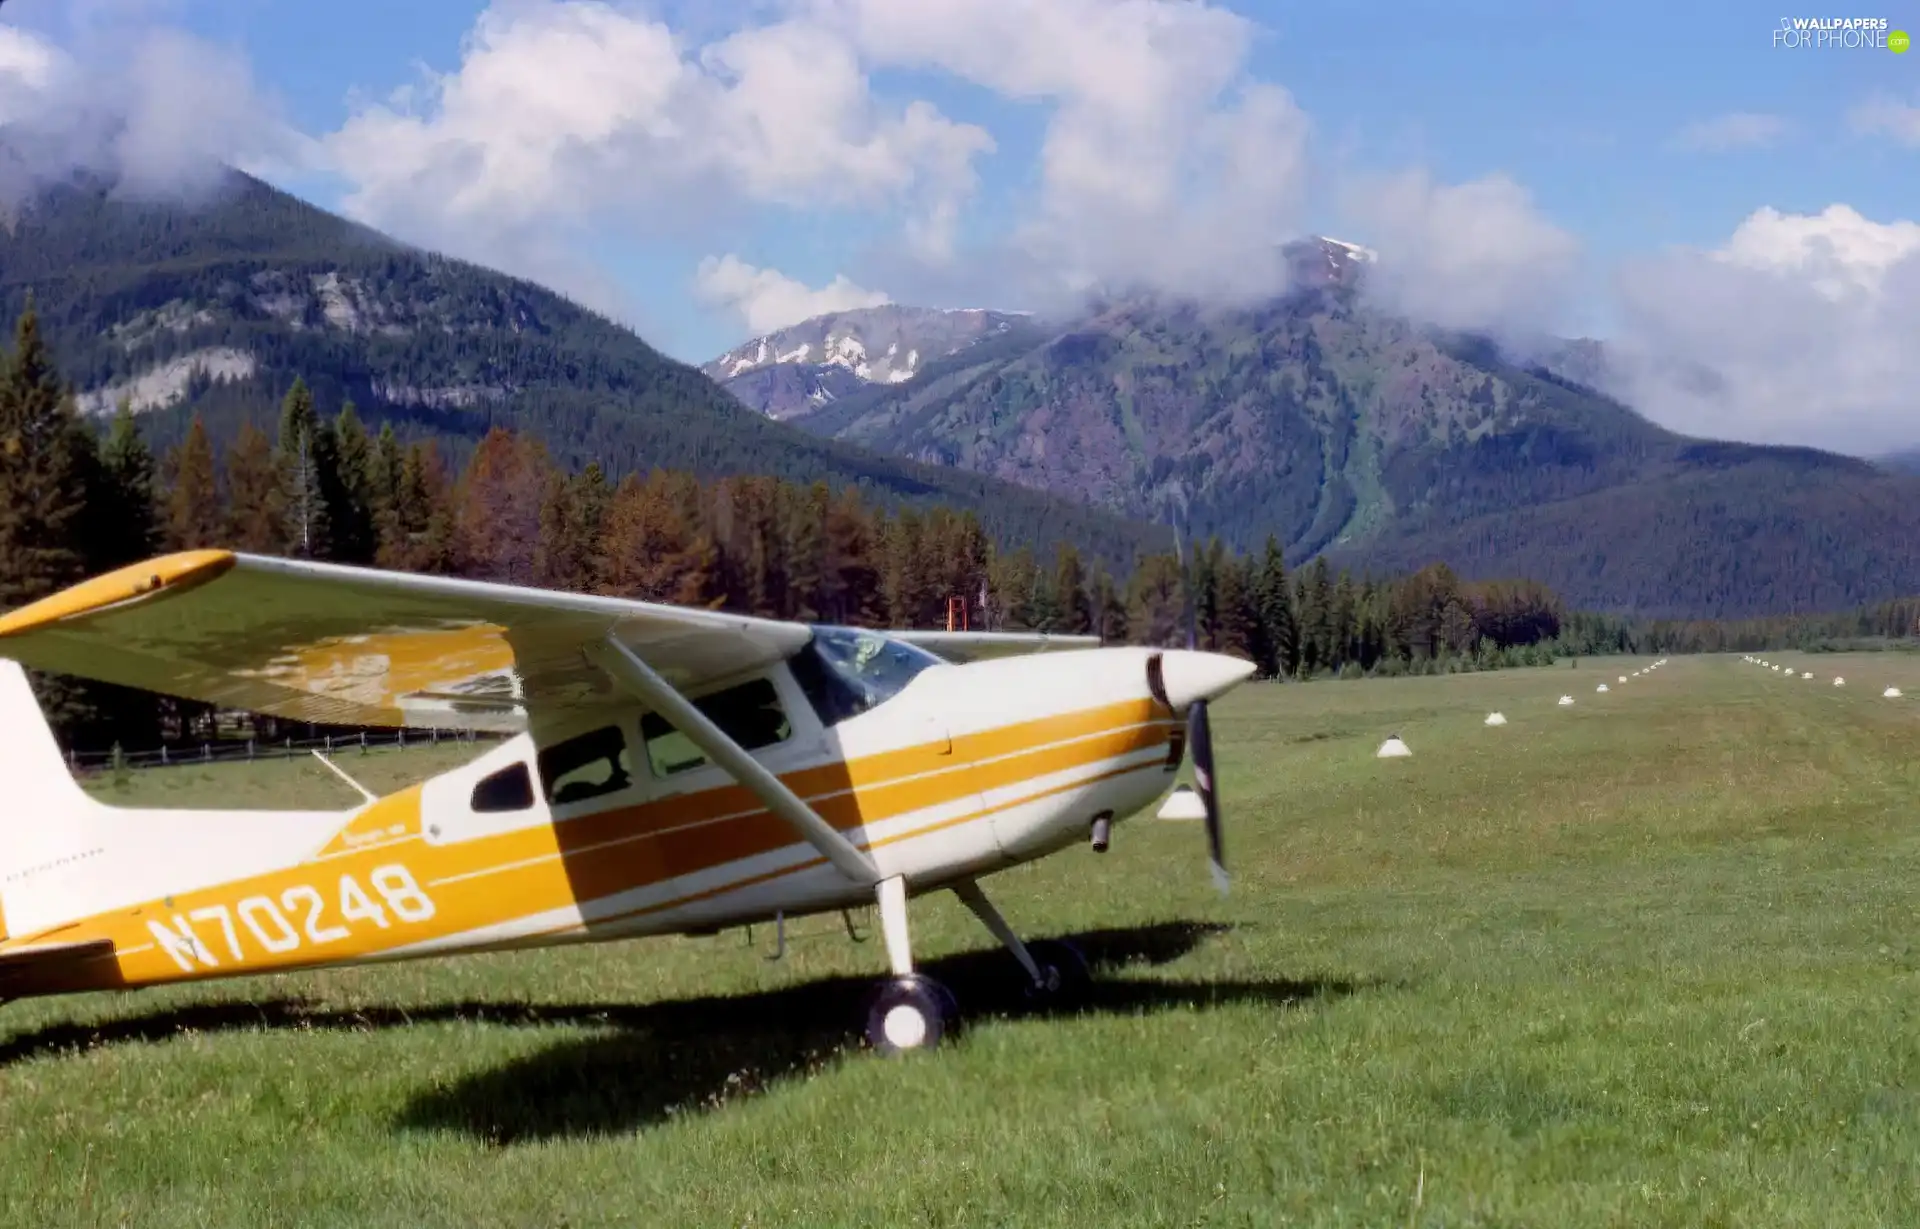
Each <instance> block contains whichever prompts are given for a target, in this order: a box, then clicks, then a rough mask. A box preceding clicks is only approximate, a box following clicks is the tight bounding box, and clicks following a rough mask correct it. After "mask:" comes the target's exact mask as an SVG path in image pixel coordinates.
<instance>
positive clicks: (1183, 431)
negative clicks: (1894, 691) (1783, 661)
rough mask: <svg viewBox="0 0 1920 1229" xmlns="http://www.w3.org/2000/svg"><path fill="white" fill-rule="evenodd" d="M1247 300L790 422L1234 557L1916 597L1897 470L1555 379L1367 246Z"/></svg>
mask: <svg viewBox="0 0 1920 1229" xmlns="http://www.w3.org/2000/svg"><path fill="white" fill-rule="evenodd" d="M1289 259H1290V263H1291V265H1292V266H1293V269H1294V271H1295V272H1294V276H1293V278H1292V282H1293V284H1292V287H1291V288H1290V289H1289V290H1288V291H1287V292H1286V293H1284V294H1281V295H1278V296H1276V297H1274V298H1272V299H1270V300H1268V301H1266V302H1263V303H1259V304H1257V305H1254V306H1251V307H1244V308H1235V309H1224V308H1205V307H1201V306H1198V305H1196V304H1193V303H1190V302H1181V301H1175V300H1170V299H1166V298H1163V297H1159V296H1154V295H1135V296H1130V297H1126V298H1122V299H1120V300H1117V301H1112V302H1107V303H1103V304H1100V305H1098V306H1096V307H1095V308H1093V309H1091V310H1090V311H1089V312H1087V313H1086V314H1084V315H1082V316H1081V317H1079V318H1078V319H1073V320H1070V321H1065V322H1059V323H1054V324H1052V325H1041V324H1039V323H1038V322H1030V323H1029V324H1028V326H1027V327H1025V328H1023V329H1014V328H1009V329H1008V330H1007V331H1005V332H1004V333H1001V334H999V335H997V336H996V337H994V338H991V339H983V340H982V341H979V342H976V343H974V344H973V345H971V346H968V347H964V348H962V349H959V350H957V351H955V352H953V353H952V354H950V355H948V356H947V357H945V358H942V359H936V360H923V363H922V366H921V369H920V370H919V371H918V373H917V374H915V375H914V376H913V377H911V378H909V379H907V380H904V381H900V382H897V383H885V384H879V383H869V384H867V385H865V386H864V387H860V388H857V389H855V390H853V391H851V392H847V393H842V394H840V395H838V396H836V397H835V398H834V399H832V400H830V401H824V402H822V403H820V404H818V405H816V406H815V407H814V408H812V409H811V410H809V411H807V412H805V413H801V414H797V415H795V416H794V417H793V418H792V421H794V422H795V423H797V424H799V425H800V426H803V427H805V428H806V429H808V430H809V431H813V432H816V433H818V434H820V435H822V436H825V437H829V438H834V439H838V440H843V441H848V442H852V443H857V444H860V445H863V446H865V447H869V448H872V449H875V450H877V451H883V452H889V453H892V454H894V455H897V456H902V457H906V458H911V459H913V460H917V461H925V462H932V463H936V464H941V465H949V466H955V467H959V468H964V469H970V470H974V471H976V472H980V473H985V474H991V475H993V476H995V477H998V478H1003V479H1007V480H1010V481H1014V482H1018V483H1021V484H1023V485H1026V486H1029V487H1032V488H1035V489H1040V490H1047V491H1051V492H1054V493H1057V494H1066V495H1072V496H1074V497H1076V498H1079V499H1083V500H1086V501H1087V502H1089V503H1093V504H1096V505H1099V506H1102V507H1105V508H1108V509H1111V510H1113V511H1115V512H1117V513H1121V514H1123V515H1126V516H1129V517H1136V518H1143V519H1156V520H1165V519H1166V518H1168V517H1169V516H1172V515H1174V514H1175V511H1176V509H1178V510H1181V515H1183V516H1184V517H1185V518H1186V520H1187V522H1188V523H1189V524H1190V525H1191V527H1192V530H1193V532H1195V533H1197V534H1216V533H1217V534H1219V535H1221V536H1222V537H1224V538H1225V539H1227V540H1228V541H1229V542H1231V543H1233V544H1235V545H1237V546H1239V547H1241V548H1243V549H1251V548H1255V547H1257V546H1258V545H1259V544H1260V543H1261V542H1262V541H1263V540H1264V539H1265V537H1266V536H1267V535H1268V534H1272V535H1274V536H1276V537H1277V538H1278V539H1279V540H1280V541H1281V542H1282V543H1283V544H1285V546H1286V548H1287V554H1288V557H1289V559H1290V560H1294V561H1298V560H1304V559H1306V558H1309V557H1311V556H1313V555H1316V554H1320V553H1326V554H1327V555H1329V556H1330V557H1331V559H1332V560H1334V561H1336V562H1340V563H1343V564H1347V565H1350V566H1353V567H1355V568H1373V569H1377V570H1384V569H1387V568H1396V569H1397V568H1401V567H1406V566H1411V565H1418V564H1423V563H1426V562H1431V561H1433V560H1435V559H1444V560H1446V561H1447V562H1449V563H1453V564H1455V565H1456V566H1458V567H1460V568H1461V570H1462V571H1463V572H1464V573H1465V574H1467V575H1469V576H1471V577H1475V578H1493V577H1511V576H1520V575H1525V576H1528V577H1531V578H1534V579H1538V580H1540V581H1543V582H1545V583H1547V584H1549V585H1552V586H1553V587H1555V588H1556V589H1558V590H1559V591H1560V592H1561V593H1563V594H1564V595H1565V596H1566V597H1567V599H1568V600H1569V601H1571V602H1574V603H1576V604H1579V605H1582V606H1586V607H1590V608H1599V609H1608V610H1618V611H1626V612H1637V613H1640V614H1645V615H1651V616H1656V617H1706V616H1715V617H1720V616H1729V617H1730V616H1745V615H1754V614H1762V613H1776V612H1781V611H1787V610H1809V609H1840V608H1845V607H1849V606H1854V605H1859V604H1864V603H1868V602H1872V601H1877V600H1880V599H1883V598H1887V597H1891V596H1896V595H1900V594H1906V593H1912V592H1915V591H1920V481H1916V480H1915V479H1914V478H1911V477H1907V476H1904V475H1894V474H1890V473H1888V472H1886V471H1884V470H1881V469H1878V468H1876V467H1875V466H1873V465H1871V464H1869V463H1867V462H1864V461H1859V460H1856V459H1854V458H1849V457H1842V456H1837V455H1833V454H1829V453H1822V452H1816V451H1812V450H1808V449H1784V448H1761V447H1749V446H1744V445H1731V444H1719V443H1715V442H1712V441H1702V440H1695V439H1689V438H1686V437H1682V436H1679V435H1676V434H1674V433H1672V432H1669V431H1667V430H1664V429H1663V428H1660V427H1658V426H1655V425H1654V424H1652V423H1650V422H1648V421H1646V420H1645V419H1643V418H1641V417H1640V416H1639V415H1637V414H1635V413H1633V412H1632V411H1631V410H1629V409H1628V408H1627V407H1625V406H1624V405H1621V404H1620V403H1618V402H1617V401H1614V400H1611V399H1609V398H1608V397H1606V396H1603V395H1602V394H1600V393H1599V392H1597V391H1595V390H1594V389H1593V388H1592V387H1590V386H1589V385H1587V384H1585V383H1583V382H1581V381H1580V380H1578V379H1576V378H1572V377H1571V376H1570V375H1569V374H1567V373H1568V372H1570V371H1571V372H1578V371H1580V370H1582V368H1581V367H1580V366H1579V364H1580V362H1581V361H1582V360H1583V358H1585V360H1586V361H1588V362H1596V361H1598V357H1597V353H1593V352H1591V348H1592V343H1586V345H1585V347H1582V346H1579V345H1576V346H1573V347H1570V348H1569V350H1568V352H1567V353H1565V354H1562V355H1560V356H1558V358H1557V360H1556V362H1555V363H1554V367H1556V368H1557V370H1553V369H1549V368H1548V367H1542V366H1530V365H1523V364H1521V363H1518V362H1516V361H1514V360H1513V359H1512V358H1511V357H1509V356H1508V355H1506V354H1504V353H1503V352H1502V351H1501V349H1500V348H1499V347H1498V346H1496V345H1494V344H1493V343H1491V342H1489V341H1487V340H1485V339H1484V338H1478V337H1474V336H1468V335H1458V334H1448V333H1444V332H1440V331H1436V330H1433V329H1429V328H1424V327H1420V326H1418V325H1415V324H1413V323H1411V322H1409V321H1406V320H1403V319H1399V318H1396V317H1394V316H1391V315H1388V314H1385V313H1383V312H1381V311H1378V310H1376V309H1375V308H1373V307H1372V306H1370V305H1369V302H1368V300H1367V298H1366V296H1365V294H1364V291H1365V284H1366V281H1367V278H1368V277H1369V276H1370V272H1369V271H1370V270H1371V269H1373V268H1374V267H1375V265H1374V262H1373V260H1372V256H1371V253H1365V252H1364V249H1356V248H1354V247H1353V245H1349V244H1343V243H1339V242H1336V241H1330V240H1317V241H1313V242H1308V243H1302V244H1296V245H1293V246H1292V247H1291V248H1289Z"/></svg>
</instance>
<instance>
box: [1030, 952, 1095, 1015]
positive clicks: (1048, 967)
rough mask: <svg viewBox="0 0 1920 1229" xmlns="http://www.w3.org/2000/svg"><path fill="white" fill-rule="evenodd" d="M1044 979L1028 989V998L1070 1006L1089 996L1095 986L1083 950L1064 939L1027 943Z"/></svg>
mask: <svg viewBox="0 0 1920 1229" xmlns="http://www.w3.org/2000/svg"><path fill="white" fill-rule="evenodd" d="M1027 954H1028V955H1030V956H1032V957H1033V963H1034V965H1035V966H1036V967H1037V968H1038V969H1039V970H1040V976H1039V977H1038V978H1037V979H1035V980H1034V982H1033V984H1032V985H1031V986H1029V987H1028V989H1027V997H1028V998H1029V999H1031V1000H1032V1001H1034V1002H1036V1003H1047V1004H1057V1005H1066V1004H1072V1003H1078V1002H1080V1001H1081V1000H1082V999H1083V998H1085V997H1086V993H1087V987H1088V986H1090V985H1092V984H1093V971H1092V969H1091V968H1090V967H1089V966H1088V964H1087V958H1086V956H1084V955H1083V954H1081V951H1080V949H1079V948H1077V947H1075V946H1074V945H1073V944H1071V943H1068V942H1067V941H1066V940H1064V939H1042V940H1040V941H1039V942H1037V943H1029V944H1027Z"/></svg>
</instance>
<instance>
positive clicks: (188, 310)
mask: <svg viewBox="0 0 1920 1229" xmlns="http://www.w3.org/2000/svg"><path fill="white" fill-rule="evenodd" d="M29 292H31V293H32V295H33V298H34V301H35V303H36V305H37V309H38V311H39V314H40V316H41V320H42V325H43V328H44V330H45V332H46V334H47V336H48V338H49V341H50V343H51V344H52V347H53V350H54V354H55V356H56V358H57V360H58V361H59V363H60V366H61V370H62V371H63V372H65V373H67V374H68V376H69V378H71V379H72V380H73V381H74V382H75V384H76V385H77V387H78V390H79V392H80V393H81V396H82V399H83V401H82V403H83V405H85V406H86V407H87V408H88V409H90V410H92V411H94V412H96V413H98V412H101V411H104V410H106V409H107V408H109V407H110V405H111V403H112V402H114V401H117V400H118V399H119V398H120V397H121V396H123V395H128V394H134V395H135V396H137V397H139V398H140V399H141V400H143V401H144V402H145V403H146V408H145V410H144V412H143V413H142V414H141V419H142V422H143V423H144V424H145V426H146V428H147V432H148V434H149V436H150V438H152V439H153V440H154V442H155V443H156V444H157V445H160V446H165V445H167V444H171V443H175V442H178V441H179V440H180V439H181V438H183V437H184V434H185V431H186V424H187V422H188V420H189V419H190V418H192V417H193V416H195V415H199V416H200V417H202V418H203V420H204V421H205V422H206V424H207V426H208V428H209V430H210V431H211V432H212V433H213V435H214V436H215V438H216V439H221V440H230V439H231V438H232V437H233V436H234V434H235V433H236V432H237V431H238V429H239V425H240V423H241V422H242V421H253V422H254V423H255V424H256V425H260V426H263V427H267V428H269V429H271V427H272V424H273V422H274V421H275V416H276V415H277V405H278V402H279V399H280V397H281V396H282V395H283V394H284V393H285V391H286V389H287V387H289V386H290V385H291V383H292V381H293V379H294V378H295V377H296V376H297V377H301V378H303V379H304V380H305V381H306V383H307V384H308V386H309V387H310V388H312V389H313V392H314V395H315V398H316V400H317V402H318V403H319V404H320V405H321V406H322V407H337V406H339V405H340V404H342V403H344V402H346V401H349V400H351V401H353V402H354V403H355V404H356V406H357V408H358V410H359V411H360V413H361V415H362V417H363V418H366V419H368V420H370V421H371V422H373V423H375V424H376V425H377V424H379V423H382V422H391V423H393V424H394V427H395V430H396V432H397V433H398V434H399V435H400V436H401V437H402V438H403V439H411V438H421V437H426V436H432V437H435V438H438V439H441V440H443V441H445V442H446V444H447V445H448V448H449V450H450V451H451V452H452V453H453V454H454V458H455V459H456V460H458V459H461V458H463V457H464V455H465V454H466V452H467V451H469V450H470V449H471V448H472V446H473V445H474V443H475V442H476V441H478V440H479V439H480V438H481V437H483V436H484V435H485V434H486V431H487V430H488V429H489V428H491V427H492V426H495V425H500V426H509V427H514V428H516V429H519V430H522V431H525V432H527V433H529V434H532V435H534V436H535V437H536V438H539V439H540V440H541V441H542V442H543V443H544V444H545V445H546V446H547V447H548V449H549V450H550V451H551V452H552V453H553V454H554V455H555V456H556V458H557V459H559V460H560V461H561V462H562V463H563V464H566V465H567V466H569V467H570V468H578V467H579V466H580V465H582V464H584V463H586V462H587V461H595V462H597V463H599V464H600V465H601V467H602V468H603V469H605V470H607V471H608V472H610V473H612V474H614V475H618V474H619V473H622V472H635V473H642V474H644V473H645V472H647V471H648V470H650V469H653V468H676V469H684V470H687V471H688V472H691V473H694V474H696V475H699V476H702V477H718V476H725V475H727V474H747V473H761V474H767V475H769V476H774V477H782V478H787V479H792V480H806V481H811V480H814V479H821V480H825V481H827V482H829V483H831V484H834V485H842V484H846V485H855V486H859V487H862V488H863V489H865V490H867V491H868V492H869V493H871V494H872V495H873V496H874V497H876V498H879V499H882V500H884V501H890V502H897V503H905V504H923V505H924V504H928V503H933V502H946V503H950V504H952V505H953V506H955V507H956V508H961V509H972V510H974V511H975V512H977V513H978V514H979V515H980V516H981V518H982V520H983V523H985V524H986V526H987V528H988V530H989V532H990V533H992V534H993V535H994V536H995V537H996V539H997V540H1000V541H1002V542H1009V543H1010V542H1013V541H1015V540H1023V539H1027V540H1031V539H1038V540H1043V541H1048V542H1051V541H1053V540H1055V539H1057V538H1064V539H1067V540H1071V541H1074V542H1075V543H1076V544H1077V545H1079V546H1080V547H1081V548H1082V549H1083V550H1084V551H1086V552H1088V553H1089V554H1091V555H1093V556H1095V557H1099V558H1102V559H1105V560H1110V561H1118V560H1120V559H1121V558H1124V557H1126V556H1128V555H1130V554H1131V553H1132V552H1134V551H1136V550H1139V549H1143V548H1145V547H1146V546H1148V545H1149V544H1152V545H1158V544H1159V543H1160V541H1161V539H1162V537H1163V536H1164V535H1163V533H1162V531H1159V530H1156V529H1155V528H1154V527H1152V526H1148V525H1142V524H1138V523H1132V522H1129V521H1128V520H1127V519H1126V518H1124V517H1120V516H1116V515H1114V514H1111V513H1108V512H1105V511H1102V510H1099V509H1093V508H1089V507H1086V506H1083V505H1080V504H1078V503H1076V502H1073V501H1070V500H1063V499H1058V498H1055V497H1052V496H1048V495H1046V494H1045V493H1042V492H1034V491H1032V490H1023V489H1021V488H1018V487H1016V486H1011V485H1008V484H1005V483H1002V482H999V481H997V480H993V479H992V478H991V477H990V476H985V475H980V474H970V473H965V472H962V471H956V470H942V469H937V468H933V467H929V466H925V465H920V464H916V463H913V462H910V461H902V460H901V459H899V458H896V457H889V456H884V455H880V454H875V453H872V452H870V451H867V450H864V449H862V448H860V447H859V446H858V445H854V444H851V443H848V442H844V441H835V440H829V439H823V438H821V437H818V436H815V435H810V434H807V433H803V432H800V431H798V430H796V429H794V428H792V427H790V426H786V425H784V424H781V423H778V422H774V421H771V420H769V419H768V418H767V417H765V416H764V415H761V414H757V413H755V412H753V411H751V410H749V409H747V408H745V407H744V406H742V405H741V404H740V403H739V402H738V400H737V399H736V398H734V397H731V396H729V395H728V394H726V393H725V392H723V391H722V390H721V389H719V388H718V387H717V386H716V385H714V384H713V383H712V382H711V381H710V380H708V379H707V378H706V377H705V376H703V375H702V374H701V373H700V372H699V371H697V370H696V369H695V368H693V367H691V366H689V365H687V364H683V363H679V362H677V361H675V360H672V359H670V358H668V357H666V356H665V355H663V354H661V353H660V352H659V351H657V350H655V349H653V348H652V347H651V346H650V345H648V344H647V343H646V342H645V341H644V340H643V339H641V338H639V337H638V336H636V335H634V334H633V333H631V332H630V331H628V330H626V329H624V328H622V327H621V326H619V325H617V324H615V323H614V322H612V321H610V320H607V319H606V318H605V317H602V316H599V315H597V314H596V313H593V312H591V311H589V310H588V309H586V308H584V307H581V306H580V305H578V304H575V303H573V302H571V301H570V300H567V299H566V298H565V297H564V296H562V295H559V294H556V293H554V292H552V291H549V290H547V289H545V288H543V287H540V286H538V285H536V284H534V283H532V282H529V281H526V280H524V279H519V278H514V277H510V276H508V275H506V274H501V273H497V272H494V271H492V270H487V269H484V268H481V267H480V266H477V265H472V264H469V263H467V262H464V261H459V260H455V259H452V258H449V257H446V256H442V255H439V254H436V253H432V252H428V251H424V250H421V249H418V248H414V247H411V246H409V245H406V244H403V243H400V242H399V241H397V240H393V239H391V238H389V237H387V236H385V235H382V234H380V233H379V232H377V231H373V230H370V229H368V228H366V227H363V226H360V225H359V224H357V223H353V222H350V221H347V220H346V219H343V218H339V217H337V216H335V215H333V214H330V213H327V212H326V211H324V210H321V209H318V208H317V207H315V206H312V205H310V204H307V203H306V202H303V201H300V200H298V199H297V198H294V197H292V196H290V195H288V194H286V193H283V192H280V191H279V190H277V189H274V188H272V187H270V186H269V185H267V184H265V183H262V182H261V181H259V180H257V179H253V178H252V177H249V176H246V175H243V174H240V173H239V172H234V173H232V175H231V176H230V177H229V178H228V179H227V180H226V181H225V183H224V184H223V186H222V188H221V190H220V191H219V193H218V194H217V195H215V196H214V197H212V198H210V199H208V200H205V201H200V202H196V203H195V204H193V205H191V206H189V205H186V204H183V203H158V202H135V201H129V200H121V199H115V198H114V197H113V196H112V195H111V194H110V191H109V185H106V184H104V183H102V182H100V181H98V180H92V179H86V178H82V177H76V178H75V179H73V180H72V181H70V182H66V183H63V184H59V185H55V186H53V187H51V188H49V189H47V190H46V191H45V192H43V193H42V194H41V195H40V196H38V197H37V198H35V199H34V200H33V201H32V202H30V203H29V204H27V205H26V206H24V207H23V208H21V209H19V210H17V211H16V212H15V214H14V216H13V217H12V219H11V223H10V225H9V226H8V227H6V228H4V229H0V310H5V311H6V312H8V313H9V314H10V315H11V314H15V313H18V312H19V311H20V310H21V308H22V307H24V305H25V303H26V300H27V296H28V294H29ZM143 381H144V382H145V383H144V384H143V383H142V382H143Z"/></svg>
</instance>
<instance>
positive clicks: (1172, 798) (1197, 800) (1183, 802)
mask: <svg viewBox="0 0 1920 1229" xmlns="http://www.w3.org/2000/svg"><path fill="white" fill-rule="evenodd" d="M1206 817H1207V804H1206V801H1205V800H1204V799H1202V798H1201V797H1200V795H1199V794H1198V793H1195V792H1194V790H1193V789H1192V787H1190V786H1186V785H1177V786H1175V787H1174V790H1173V792H1172V793H1171V794H1168V795H1167V800H1166V801H1165V802H1163V803H1161V804H1160V810H1159V812H1158V814H1157V815H1155V817H1154V818H1156V819H1174V820H1188V819H1205V818H1206Z"/></svg>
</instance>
